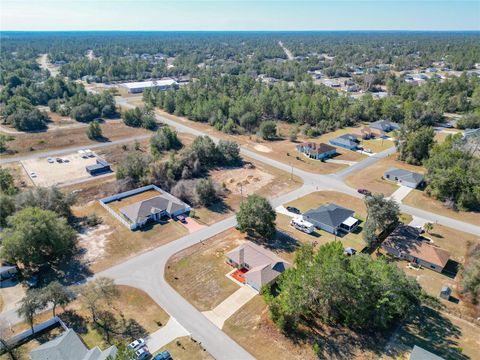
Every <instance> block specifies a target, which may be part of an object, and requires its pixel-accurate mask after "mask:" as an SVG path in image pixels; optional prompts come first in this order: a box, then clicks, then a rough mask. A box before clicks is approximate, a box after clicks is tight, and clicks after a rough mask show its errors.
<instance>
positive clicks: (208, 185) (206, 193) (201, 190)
mask: <svg viewBox="0 0 480 360" xmlns="http://www.w3.org/2000/svg"><path fill="white" fill-rule="evenodd" d="M195 192H196V194H197V198H198V202H199V203H200V204H201V205H203V206H209V205H211V204H213V203H214V202H216V201H217V199H218V198H217V192H216V191H215V187H214V186H213V182H212V180H211V179H200V180H198V182H197V184H196V185H195Z"/></svg>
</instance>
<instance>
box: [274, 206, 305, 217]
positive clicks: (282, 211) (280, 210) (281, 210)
mask: <svg viewBox="0 0 480 360" xmlns="http://www.w3.org/2000/svg"><path fill="white" fill-rule="evenodd" d="M275 211H276V212H277V213H279V214H283V215H287V216H289V217H291V218H301V217H302V215H300V214H295V213H293V212H290V211H288V210H287V209H286V208H285V206H283V205H280V206H277V207H276V208H275Z"/></svg>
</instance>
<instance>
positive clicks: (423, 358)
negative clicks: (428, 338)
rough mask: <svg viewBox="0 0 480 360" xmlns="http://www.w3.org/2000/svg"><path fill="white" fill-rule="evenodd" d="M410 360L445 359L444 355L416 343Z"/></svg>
mask: <svg viewBox="0 0 480 360" xmlns="http://www.w3.org/2000/svg"><path fill="white" fill-rule="evenodd" d="M410 360H444V359H443V358H442V357H440V356H438V355H435V354H433V353H431V352H430V351H427V350H425V349H424V348H421V347H420V346H417V345H415V346H414V347H413V350H412V352H411V354H410Z"/></svg>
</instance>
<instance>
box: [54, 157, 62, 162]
mask: <svg viewBox="0 0 480 360" xmlns="http://www.w3.org/2000/svg"><path fill="white" fill-rule="evenodd" d="M55 160H56V161H57V162H58V163H62V162H63V160H62V158H56V159H55Z"/></svg>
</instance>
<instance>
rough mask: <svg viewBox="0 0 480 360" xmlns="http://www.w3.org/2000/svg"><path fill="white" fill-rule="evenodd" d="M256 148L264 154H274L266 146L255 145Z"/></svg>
mask: <svg viewBox="0 0 480 360" xmlns="http://www.w3.org/2000/svg"><path fill="white" fill-rule="evenodd" d="M254 148H255V150H257V151H260V152H264V153H270V152H272V149H271V148H269V147H268V146H265V145H255V146H254Z"/></svg>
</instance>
